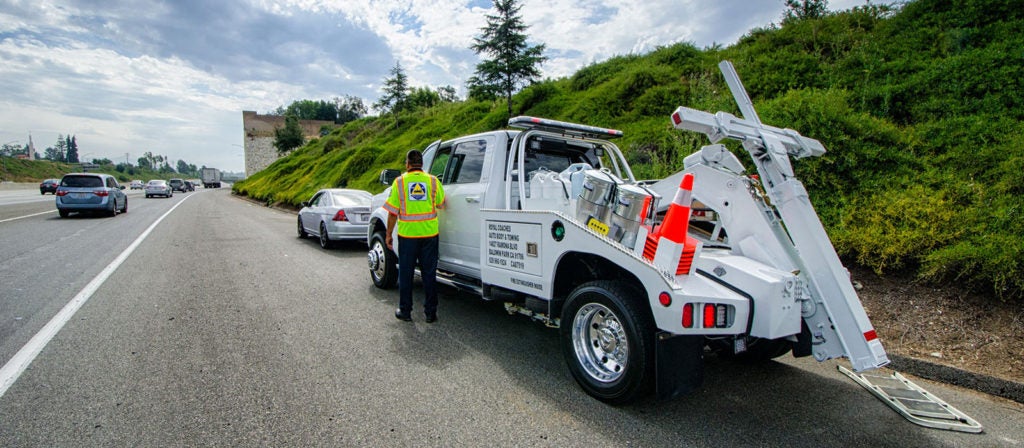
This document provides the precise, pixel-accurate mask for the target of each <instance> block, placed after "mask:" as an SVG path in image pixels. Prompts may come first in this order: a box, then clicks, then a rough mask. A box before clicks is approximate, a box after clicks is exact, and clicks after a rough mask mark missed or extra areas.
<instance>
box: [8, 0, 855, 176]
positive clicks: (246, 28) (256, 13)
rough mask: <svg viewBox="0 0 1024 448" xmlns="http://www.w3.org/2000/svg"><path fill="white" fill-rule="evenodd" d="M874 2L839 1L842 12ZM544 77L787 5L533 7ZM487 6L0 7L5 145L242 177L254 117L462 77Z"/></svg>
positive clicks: (104, 1) (469, 71)
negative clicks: (394, 80)
mask: <svg viewBox="0 0 1024 448" xmlns="http://www.w3.org/2000/svg"><path fill="white" fill-rule="evenodd" d="M865 1H866V0H831V1H830V2H829V8H830V9H832V10H845V9H848V8H851V7H853V6H857V5H862V4H864V3H865ZM520 4H521V5H522V10H521V15H522V17H523V19H524V21H525V23H526V24H527V25H528V26H530V29H529V30H528V32H527V33H528V35H529V36H530V38H531V41H530V43H531V44H537V43H544V44H546V46H547V53H546V56H548V57H549V58H550V59H549V61H548V62H547V63H545V64H544V65H543V66H542V70H543V73H544V77H550V78H558V77H563V76H568V75H571V74H572V73H574V72H575V71H576V70H578V69H580V68H582V67H584V66H586V65H588V64H590V63H593V62H597V61H602V60H605V59H607V58H609V57H611V56H616V55H625V54H642V53H646V52H648V51H650V50H652V49H654V48H655V47H656V46H659V45H670V44H672V43H675V42H680V41H685V42H691V43H693V44H695V45H697V46H698V47H700V48H703V47H706V46H709V45H712V44H715V43H718V44H722V45H726V46H727V45H730V44H732V43H734V42H735V41H736V40H737V39H738V38H739V37H740V36H742V35H743V34H745V33H746V32H747V31H749V30H750V29H751V28H754V27H759V26H766V25H768V24H770V23H778V22H779V21H780V19H781V17H782V13H783V11H784V9H785V6H784V3H783V0H521V1H520ZM491 6H492V2H491V1H490V0H168V1H161V0H121V1H116V0H66V1H52V0H0V144H4V143H10V144H25V143H27V142H28V138H29V135H30V134H31V136H32V140H33V142H34V143H35V147H36V150H37V151H38V152H39V153H43V151H44V150H45V148H46V147H48V146H53V145H54V143H55V142H56V140H57V137H58V135H60V134H63V135H68V134H70V135H74V136H75V137H76V142H77V143H78V147H79V152H80V154H81V155H82V156H83V158H85V159H92V158H109V159H111V160H114V161H124V160H126V159H127V160H128V161H130V162H131V163H136V159H138V158H139V157H140V156H141V155H142V154H143V153H144V152H147V151H148V152H152V153H154V154H161V155H165V156H167V157H169V158H170V159H171V160H172V161H173V162H172V165H173V164H174V163H176V161H177V160H179V159H181V160H185V161H186V162H188V163H192V164H195V165H197V166H202V165H206V166H213V167H217V168H220V169H222V170H227V171H238V172H241V171H243V170H244V159H243V154H242V148H241V145H242V141H243V135H242V111H243V110H255V111H258V112H261V113H263V112H267V111H270V110H274V109H276V108H277V107H278V106H287V105H288V104H291V103H292V101H295V100H300V99H312V100H320V99H324V100H329V99H331V98H334V97H337V96H341V95H352V96H357V97H360V98H363V100H364V102H365V103H366V104H367V105H370V104H372V103H373V102H374V101H376V100H377V98H378V96H379V95H380V86H381V82H382V81H383V80H384V78H386V77H387V76H389V70H390V69H391V68H392V67H393V66H394V64H395V62H396V61H398V62H399V63H400V64H401V65H402V67H403V68H404V69H405V71H406V74H407V75H408V76H409V80H410V84H411V85H412V86H429V87H431V88H437V87H440V86H445V85H451V86H454V87H456V88H457V89H458V92H459V94H460V96H463V97H464V96H465V88H464V84H465V80H466V79H468V78H469V77H470V76H472V75H473V72H474V70H475V67H476V64H477V63H478V62H479V60H480V59H479V56H477V55H476V54H475V53H473V52H472V50H469V46H470V45H471V44H472V41H473V37H474V36H477V35H479V33H480V28H481V27H483V26H484V25H485V15H486V14H487V13H488V11H489V10H490V8H491Z"/></svg>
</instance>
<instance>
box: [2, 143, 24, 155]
mask: <svg viewBox="0 0 1024 448" xmlns="http://www.w3.org/2000/svg"><path fill="white" fill-rule="evenodd" d="M22 151H23V150H22V149H21V145H11V144H7V143H5V144H4V145H3V146H0V155H3V156H7V157H11V156H13V155H15V154H21V153H22Z"/></svg>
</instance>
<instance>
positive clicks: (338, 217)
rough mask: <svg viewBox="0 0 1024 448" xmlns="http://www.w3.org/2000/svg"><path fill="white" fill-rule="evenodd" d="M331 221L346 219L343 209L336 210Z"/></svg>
mask: <svg viewBox="0 0 1024 448" xmlns="http://www.w3.org/2000/svg"><path fill="white" fill-rule="evenodd" d="M331 221H348V217H347V216H345V210H338V213H335V214H334V218H331Z"/></svg>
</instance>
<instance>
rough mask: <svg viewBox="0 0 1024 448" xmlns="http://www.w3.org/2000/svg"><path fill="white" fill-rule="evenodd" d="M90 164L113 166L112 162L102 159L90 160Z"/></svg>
mask: <svg viewBox="0 0 1024 448" xmlns="http://www.w3.org/2000/svg"><path fill="white" fill-rule="evenodd" d="M72 163H74V162H72ZM92 163H95V164H97V165H113V164H114V161H113V160H110V159H108V158H106V157H104V158H102V159H92Z"/></svg>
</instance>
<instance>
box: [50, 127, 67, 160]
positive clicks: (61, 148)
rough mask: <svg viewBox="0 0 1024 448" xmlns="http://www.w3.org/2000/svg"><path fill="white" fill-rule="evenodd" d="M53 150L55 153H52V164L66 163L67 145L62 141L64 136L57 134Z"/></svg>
mask: <svg viewBox="0 0 1024 448" xmlns="http://www.w3.org/2000/svg"><path fill="white" fill-rule="evenodd" d="M53 149H54V151H55V153H54V156H55V157H54V160H53V161H54V162H67V161H68V158H67V151H68V143H67V142H66V141H65V140H64V135H63V134H57V144H56V145H54V147H53Z"/></svg>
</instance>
